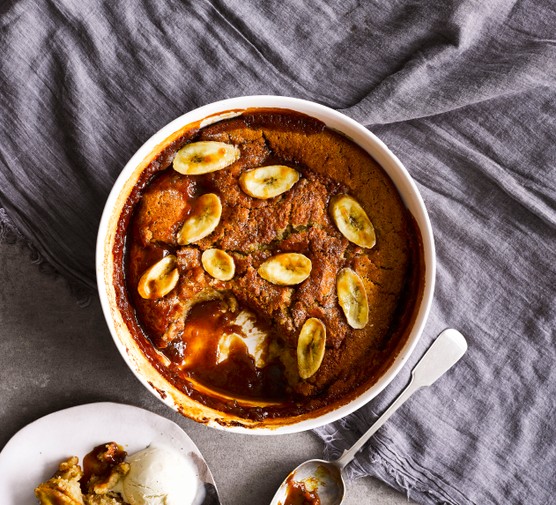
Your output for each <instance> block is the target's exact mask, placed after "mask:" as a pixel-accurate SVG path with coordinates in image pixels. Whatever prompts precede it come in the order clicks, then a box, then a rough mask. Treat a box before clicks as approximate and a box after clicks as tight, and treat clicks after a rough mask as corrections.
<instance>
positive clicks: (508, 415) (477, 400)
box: [0, 0, 556, 505]
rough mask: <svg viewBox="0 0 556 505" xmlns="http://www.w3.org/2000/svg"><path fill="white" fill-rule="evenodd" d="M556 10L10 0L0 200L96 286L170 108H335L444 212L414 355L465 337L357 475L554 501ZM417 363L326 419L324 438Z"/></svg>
mask: <svg viewBox="0 0 556 505" xmlns="http://www.w3.org/2000/svg"><path fill="white" fill-rule="evenodd" d="M555 27H556V7H555V4H554V2H551V1H550V0H534V1H502V0H492V1H489V2H476V1H472V0H462V1H459V0H457V1H456V0H452V1H450V0H447V1H445V2H427V1H422V2H419V1H411V0H399V1H390V2H360V1H355V0H354V1H352V0H344V1H342V2H327V1H324V0H323V1H312V2H303V3H302V2H296V1H295V0H285V1H281V2H273V1H270V0H268V1H257V2H241V1H236V2H234V1H229V0H228V1H226V0H220V1H213V2H209V1H197V2H179V1H177V0H168V1H158V2H157V1H154V0H153V1H148V0H142V1H135V2H133V1H121V2H112V1H110V0H106V1H102V0H88V1H81V0H80V1H77V0H51V1H47V0H19V1H15V0H4V2H2V5H1V6H0V45H1V53H0V54H1V57H0V86H1V88H0V89H1V92H0V93H1V94H0V104H1V110H2V121H1V126H0V128H1V133H0V205H1V206H2V207H4V208H5V209H6V212H7V215H8V216H9V218H10V219H11V220H12V221H13V223H14V224H15V226H16V227H17V229H18V230H19V231H20V232H21V233H22V234H23V236H24V237H25V238H26V239H27V240H28V241H30V243H31V244H32V245H33V246H34V247H35V248H36V249H37V250H38V251H39V253H40V254H41V255H42V256H43V257H44V258H46V259H47V261H48V262H49V263H51V264H52V265H53V266H54V267H55V268H56V269H57V270H58V271H59V272H61V273H63V274H65V275H66V276H67V277H68V278H69V279H73V280H74V281H78V282H81V283H83V284H86V285H88V286H90V287H94V283H95V272H94V247H95V239H96V231H97V225H98V222H99V218H100V214H101V211H102V208H103V205H104V201H105V199H106V197H107V194H108V192H109V190H110V187H111V185H112V183H113V181H114V180H115V178H116V176H117V175H118V173H119V171H120V170H121V169H122V167H123V166H124V164H125V162H126V161H127V160H128V158H129V157H130V156H131V155H132V154H133V153H134V151H135V150H136V149H137V148H138V147H139V146H140V145H141V144H142V143H143V142H144V141H145V140H146V139H147V138H148V137H149V136H150V135H152V134H153V133H154V132H155V131H157V130H158V129H159V128H161V127H162V126H163V125H165V124H166V123H167V122H169V121H170V120H172V119H174V118H175V117H177V116H179V115H181V114H182V113H184V112H186V111H188V110H190V109H192V108H195V107H197V106H199V105H202V104H205V103H208V102H211V101H214V100H217V99H221V98H225V97H231V96H239V95H247V94H281V95H290V96H296V97H300V98H306V99H310V100H314V101H317V102H320V103H323V104H325V105H328V106H331V107H333V108H336V109H339V110H341V111H343V112H344V113H346V114H347V115H349V116H351V117H353V118H355V119H356V120H358V121H360V122H362V123H363V124H364V125H366V126H368V127H369V128H370V129H371V130H372V131H373V132H374V133H376V134H377V135H378V136H379V137H380V138H382V139H383V140H384V141H385V142H386V143H387V144H388V145H389V146H390V148H391V149H392V150H393V151H394V153H396V154H397V155H398V156H399V158H400V159H401V160H402V162H403V163H404V164H405V165H406V167H407V168H408V170H409V172H410V173H411V175H412V176H413V177H414V178H415V180H416V181H417V184H418V186H419V189H420V191H421V192H422V195H423V197H424V199H425V202H426V204H427V207H428V210H429V213H430V216H431V220H432V225H433V228H434V233H435V237H436V246H437V252H438V275H437V290H436V296H435V301H434V304H433V308H432V313H431V317H430V321H429V323H428V325H427V328H426V331H425V333H424V335H423V338H422V340H421V342H420V344H419V346H418V348H417V351H416V353H415V355H414V357H413V358H412V360H411V362H410V365H412V364H414V363H415V362H416V360H417V358H418V357H419V356H420V355H421V354H422V353H423V352H424V350H425V348H426V347H427V346H428V345H429V344H430V342H431V341H432V339H433V338H434V336H436V334H437V333H438V332H439V331H440V330H442V329H444V328H445V327H447V326H454V327H457V328H459V329H460V330H461V331H462V332H463V333H464V334H465V335H466V336H467V339H468V342H469V351H468V353H467V355H466V356H465V357H464V359H463V360H462V361H461V362H460V363H459V364H458V365H457V366H456V367H455V368H454V369H453V370H451V371H450V372H449V373H448V374H447V375H446V376H445V377H444V378H443V379H442V380H441V381H440V382H439V383H437V384H436V385H434V386H433V387H431V388H428V389H426V390H422V391H420V392H419V393H418V394H417V395H416V396H415V397H413V398H412V399H411V400H410V402H409V403H408V404H407V405H405V406H404V408H403V409H402V410H400V411H399V412H398V413H397V414H396V415H395V416H394V417H393V418H392V419H391V421H390V422H389V423H387V425H386V426H384V427H383V428H382V429H381V430H380V431H379V432H378V433H377V434H376V436H375V437H374V439H373V441H372V442H371V443H370V444H369V445H368V446H367V447H366V448H365V449H364V450H363V451H362V452H361V453H360V454H359V456H358V459H357V461H356V462H354V463H353V464H352V466H351V467H350V473H351V475H356V476H359V475H374V476H378V477H379V478H380V479H383V480H384V481H386V482H388V483H390V484H391V485H392V486H394V487H396V488H398V489H402V490H406V492H407V494H408V496H410V497H411V498H412V499H413V500H415V501H417V502H420V503H457V504H471V503H475V504H481V505H482V504H490V503H512V504H516V503H527V504H546V503H556V501H555V498H554V495H555V493H556V476H555V468H556V443H555V440H556V422H555V417H556V409H555V403H556V400H555V398H556V346H555V343H556V342H555V340H556V339H555V321H556V304H555V286H556V274H555V260H556V257H555V256H556V253H555V251H556V240H555V238H556V237H555V230H556V209H555V207H556V205H555V200H556V198H555V196H556V195H555V193H556V190H555V188H556V177H555V175H556V170H555V164H556V121H555V117H556V93H555V89H554V88H555V80H556V28H555ZM0 216H4V217H3V218H2V220H3V222H4V228H6V227H7V226H8V225H7V224H6V222H7V218H6V214H0ZM409 368H410V367H409V366H407V367H406V368H405V369H404V370H403V372H402V373H401V374H400V375H399V376H398V378H397V379H396V380H395V381H394V382H393V383H392V384H391V385H390V386H389V387H388V388H387V389H386V390H385V392H384V393H383V394H381V395H380V397H379V398H377V399H376V400H374V401H372V402H371V403H370V404H369V405H368V406H367V407H365V408H362V409H361V410H360V411H358V412H357V413H355V414H354V415H352V416H350V417H348V418H347V419H345V420H343V421H341V422H337V423H335V424H333V425H330V426H326V427H324V428H322V429H319V430H317V433H318V434H319V435H320V436H321V437H322V438H323V439H324V441H325V442H326V452H327V454H328V455H329V456H331V457H332V456H337V455H338V454H339V453H340V452H341V451H342V450H343V448H345V447H347V446H348V445H349V444H350V443H351V442H352V441H353V440H354V439H355V438H356V437H357V436H358V435H359V434H360V433H362V432H363V431H364V429H365V428H366V427H367V426H368V425H369V424H370V423H371V422H372V420H373V419H374V418H375V417H376V415H377V414H379V413H380V412H382V411H383V410H384V409H385V407H386V406H387V405H388V403H389V402H390V401H391V400H392V399H393V398H394V396H395V395H396V394H397V393H398V392H399V391H400V390H401V389H402V387H403V386H404V385H405V384H406V382H407V381H408V377H409ZM371 500H372V498H370V501H371Z"/></svg>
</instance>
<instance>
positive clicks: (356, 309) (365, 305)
mask: <svg viewBox="0 0 556 505" xmlns="http://www.w3.org/2000/svg"><path fill="white" fill-rule="evenodd" d="M336 292H337V294H338V301H339V303H340V307H342V310H343V311H344V314H345V316H346V319H347V322H348V324H349V325H350V326H351V327H352V328H355V329H357V330H360V329H361V328H364V327H365V326H366V324H367V322H368V321H369V302H368V300H367V291H366V290H365V286H364V284H363V281H362V280H361V277H359V275H358V274H357V272H355V271H354V270H352V269H351V268H343V269H342V270H340V271H339V272H338V276H337V277H336Z"/></svg>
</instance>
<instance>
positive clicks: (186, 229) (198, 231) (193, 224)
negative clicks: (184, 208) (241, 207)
mask: <svg viewBox="0 0 556 505" xmlns="http://www.w3.org/2000/svg"><path fill="white" fill-rule="evenodd" d="M221 216H222V203H221V202H220V198H219V197H218V195H215V194H214V193H206V194H204V195H201V196H200V197H199V198H197V200H196V201H195V204H194V206H193V209H192V212H191V214H190V215H189V216H188V218H187V219H186V220H185V222H184V223H183V226H182V227H181V230H180V231H179V232H178V244H180V245H186V244H192V243H193V242H197V241H198V240H201V239H202V238H205V237H206V236H208V235H210V234H211V233H212V232H213V231H214V230H216V227H217V226H218V223H219V222H220V217H221Z"/></svg>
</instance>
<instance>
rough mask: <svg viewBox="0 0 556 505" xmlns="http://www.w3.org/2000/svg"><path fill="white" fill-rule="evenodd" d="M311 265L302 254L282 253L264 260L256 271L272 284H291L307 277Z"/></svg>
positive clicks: (298, 282)
mask: <svg viewBox="0 0 556 505" xmlns="http://www.w3.org/2000/svg"><path fill="white" fill-rule="evenodd" d="M312 267H313V264H312V263H311V260H310V259H309V258H307V256H304V255H303V254H299V253H282V254H277V255H276V256H273V257H272V258H270V259H268V260H266V261H265V262H264V263H263V264H262V265H261V266H260V267H259V269H258V272H259V275H260V276H261V277H262V278H263V279H264V280H266V281H268V282H272V284H278V285H279V286H293V285H295V284H300V283H301V282H303V281H304V280H305V279H306V278H307V277H309V274H310V273H311V269H312Z"/></svg>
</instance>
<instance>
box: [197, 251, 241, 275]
mask: <svg viewBox="0 0 556 505" xmlns="http://www.w3.org/2000/svg"><path fill="white" fill-rule="evenodd" d="M201 263H202V264H203V268H204V269H205V271H206V272H207V273H208V274H209V275H210V276H212V277H214V278H215V279H218V280H219V281H229V280H230V279H232V278H233V277H234V275H235V273H236V265H235V263H234V258H232V257H231V256H230V255H229V254H228V253H227V252H226V251H222V250H221V249H207V250H206V251H205V252H204V253H203V254H202V256H201Z"/></svg>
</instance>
